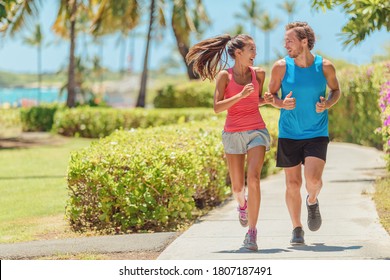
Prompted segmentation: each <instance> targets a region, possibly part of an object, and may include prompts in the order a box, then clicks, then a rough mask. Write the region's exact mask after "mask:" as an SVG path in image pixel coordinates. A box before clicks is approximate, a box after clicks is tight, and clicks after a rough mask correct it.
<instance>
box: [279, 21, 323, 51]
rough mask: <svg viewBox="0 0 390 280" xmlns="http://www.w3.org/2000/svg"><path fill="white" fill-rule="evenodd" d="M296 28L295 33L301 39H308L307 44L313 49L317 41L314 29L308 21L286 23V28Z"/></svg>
mask: <svg viewBox="0 0 390 280" xmlns="http://www.w3.org/2000/svg"><path fill="white" fill-rule="evenodd" d="M290 29H294V31H295V34H296V35H297V38H298V39H299V41H302V40H303V39H307V46H308V47H309V50H312V49H313V47H314V43H315V41H316V36H315V35H314V31H313V29H312V28H311V27H310V26H309V25H308V24H307V22H300V21H296V22H291V23H289V24H287V25H286V30H290Z"/></svg>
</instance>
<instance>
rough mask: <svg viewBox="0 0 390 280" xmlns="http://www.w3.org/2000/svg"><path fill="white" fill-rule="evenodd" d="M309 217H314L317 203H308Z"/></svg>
mask: <svg viewBox="0 0 390 280" xmlns="http://www.w3.org/2000/svg"><path fill="white" fill-rule="evenodd" d="M308 208H309V218H310V219H314V218H315V217H316V215H317V209H318V207H317V204H314V205H309V207H308Z"/></svg>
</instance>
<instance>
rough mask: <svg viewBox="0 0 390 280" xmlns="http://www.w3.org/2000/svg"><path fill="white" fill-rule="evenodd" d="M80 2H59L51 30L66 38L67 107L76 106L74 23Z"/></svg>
mask: <svg viewBox="0 0 390 280" xmlns="http://www.w3.org/2000/svg"><path fill="white" fill-rule="evenodd" d="M81 1H82V0H60V7H59V10H58V13H57V18H56V21H55V22H54V25H53V27H52V29H53V30H54V32H55V33H56V34H57V35H59V36H61V37H62V38H68V39H69V41H70V44H69V65H68V82H67V91H68V96H67V99H66V105H67V106H68V107H70V108H71V107H75V106H76V87H77V83H76V79H75V66H76V64H75V50H76V36H77V31H76V21H77V18H78V9H79V8H80V7H81V5H82V3H81Z"/></svg>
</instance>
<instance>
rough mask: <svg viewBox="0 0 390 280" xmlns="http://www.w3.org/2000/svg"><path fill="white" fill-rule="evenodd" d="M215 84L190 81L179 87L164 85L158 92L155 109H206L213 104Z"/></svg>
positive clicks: (154, 102)
mask: <svg viewBox="0 0 390 280" xmlns="http://www.w3.org/2000/svg"><path fill="white" fill-rule="evenodd" d="M214 89H215V84H214V83H210V82H208V81H191V82H187V83H185V84H180V85H172V84H169V85H166V86H164V87H163V88H162V89H160V90H158V92H157V96H156V97H155V99H154V101H153V104H154V107H155V108H185V107H207V108H212V107H213V104H214Z"/></svg>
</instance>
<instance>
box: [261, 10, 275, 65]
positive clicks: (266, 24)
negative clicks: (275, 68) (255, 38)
mask: <svg viewBox="0 0 390 280" xmlns="http://www.w3.org/2000/svg"><path fill="white" fill-rule="evenodd" d="M279 22H280V20H279V19H278V18H271V16H270V15H269V14H268V13H264V15H263V16H262V21H261V22H260V24H259V27H260V29H261V30H263V31H264V37H265V40H264V63H265V64H267V65H268V64H269V62H270V43H271V42H270V33H271V31H272V30H274V29H275V28H276V27H277V26H278V24H279Z"/></svg>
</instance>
